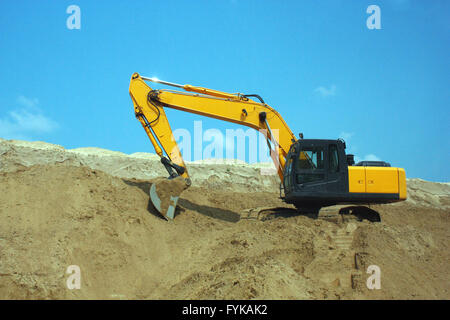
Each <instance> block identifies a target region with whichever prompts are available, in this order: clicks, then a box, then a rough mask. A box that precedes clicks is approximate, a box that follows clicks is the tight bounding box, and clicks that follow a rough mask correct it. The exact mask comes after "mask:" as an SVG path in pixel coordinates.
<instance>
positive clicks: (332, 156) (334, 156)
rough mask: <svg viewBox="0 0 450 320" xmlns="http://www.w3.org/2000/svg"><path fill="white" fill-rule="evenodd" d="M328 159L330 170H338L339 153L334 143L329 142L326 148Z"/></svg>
mask: <svg viewBox="0 0 450 320" xmlns="http://www.w3.org/2000/svg"><path fill="white" fill-rule="evenodd" d="M328 160H329V170H330V172H339V155H338V149H337V146H336V145H335V144H330V146H329V148H328Z"/></svg>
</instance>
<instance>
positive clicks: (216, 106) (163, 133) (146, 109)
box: [130, 73, 295, 181]
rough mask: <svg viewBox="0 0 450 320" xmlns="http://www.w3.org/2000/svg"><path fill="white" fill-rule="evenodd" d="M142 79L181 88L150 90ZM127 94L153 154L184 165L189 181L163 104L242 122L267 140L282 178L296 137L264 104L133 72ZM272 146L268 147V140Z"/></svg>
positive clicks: (277, 115)
mask: <svg viewBox="0 0 450 320" xmlns="http://www.w3.org/2000/svg"><path fill="white" fill-rule="evenodd" d="M145 81H153V82H158V83H162V84H166V85H170V86H174V87H178V88H181V89H183V90H184V91H173V90H153V89H152V88H151V87H150V86H149V85H148V84H147V83H146V82H145ZM130 96H131V99H132V100H133V104H134V111H135V114H136V117H137V119H138V120H139V121H140V122H141V124H142V126H143V127H144V129H145V131H146V133H147V135H148V137H149V138H150V141H151V142H152V144H153V146H154V148H155V151H156V153H157V154H158V155H159V156H160V157H161V158H164V154H163V151H164V152H165V153H166V155H167V157H168V159H169V160H170V163H171V164H172V165H175V166H178V167H181V168H183V169H184V170H182V171H183V172H182V173H181V176H183V177H184V178H185V179H186V180H189V174H188V172H187V169H186V165H185V163H184V161H183V158H182V156H181V152H180V150H179V148H178V145H177V143H176V141H175V139H174V137H173V134H172V129H171V128H170V124H169V121H168V119H167V116H166V114H165V112H164V107H167V108H173V109H177V110H181V111H186V112H190V113H195V114H199V115H202V116H206V117H211V118H215V119H220V120H224V121H229V122H233V123H237V124H241V125H244V126H247V127H250V128H253V129H255V130H258V131H260V132H261V133H262V134H263V135H264V136H265V137H266V139H267V141H268V146H269V148H270V155H271V158H272V160H273V162H274V164H275V167H276V168H277V170H278V175H279V177H280V179H281V181H283V168H284V164H285V161H286V155H287V153H288V152H289V148H290V146H291V145H292V143H293V142H294V141H295V136H294V135H293V133H292V132H291V130H290V129H289V127H288V126H287V124H286V123H285V122H284V120H283V118H282V117H281V116H280V114H279V113H278V112H277V111H275V110H274V109H272V108H271V107H270V106H268V105H267V104H265V103H263V102H262V101H261V102H256V101H253V100H251V99H249V98H248V97H247V96H245V95H242V94H232V93H226V92H221V91H216V90H211V89H206V88H202V87H195V86H191V85H178V84H174V83H169V82H165V81H161V80H158V79H154V78H146V77H141V76H140V75H139V74H138V73H135V74H133V76H132V77H131V81H130ZM270 141H271V142H272V144H273V145H274V146H275V150H274V149H273V148H271V146H270V143H269V142H270Z"/></svg>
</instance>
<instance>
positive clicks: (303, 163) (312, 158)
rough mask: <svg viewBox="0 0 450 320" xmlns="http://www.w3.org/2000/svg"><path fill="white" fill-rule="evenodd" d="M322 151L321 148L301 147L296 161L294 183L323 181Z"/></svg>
mask: <svg viewBox="0 0 450 320" xmlns="http://www.w3.org/2000/svg"><path fill="white" fill-rule="evenodd" d="M323 169H324V149H323V148H322V147H303V148H302V149H301V150H300V152H299V155H298V158H297V161H296V182H297V183H298V184H303V183H308V182H315V181H321V180H324V179H325V173H324V170H323Z"/></svg>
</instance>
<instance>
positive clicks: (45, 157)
mask: <svg viewBox="0 0 450 320" xmlns="http://www.w3.org/2000/svg"><path fill="white" fill-rule="evenodd" d="M58 163H59V164H63V165H69V166H87V167H90V168H92V169H94V170H101V171H103V172H106V173H108V174H110V175H112V176H115V177H120V178H128V179H132V178H134V179H152V178H156V177H161V176H164V177H166V176H167V175H168V174H167V171H166V170H165V169H164V167H163V166H162V165H161V163H160V161H159V157H158V156H157V155H156V154H152V153H143V152H139V153H133V154H131V155H127V154H125V153H122V152H117V151H110V150H105V149H100V148H78V149H70V150H66V149H64V148H63V147H61V146H58V145H54V144H50V143H45V142H40V141H38V142H28V141H19V140H4V139H0V172H11V171H15V170H17V169H18V168H23V167H29V166H32V165H35V164H58ZM186 165H187V168H188V171H189V173H190V175H191V177H192V178H191V179H192V184H193V185H196V186H202V187H205V188H221V189H224V190H230V191H242V192H245V191H248V190H250V191H269V192H271V191H273V190H276V189H277V188H278V187H279V178H278V175H277V174H276V171H275V167H274V165H273V163H257V164H252V165H248V164H246V163H245V162H242V161H239V160H222V161H218V160H200V161H194V162H187V163H186ZM261 173H262V175H261Z"/></svg>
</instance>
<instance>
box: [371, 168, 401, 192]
mask: <svg viewBox="0 0 450 320" xmlns="http://www.w3.org/2000/svg"><path fill="white" fill-rule="evenodd" d="M366 192H367V193H398V170H397V168H391V167H366Z"/></svg>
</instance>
